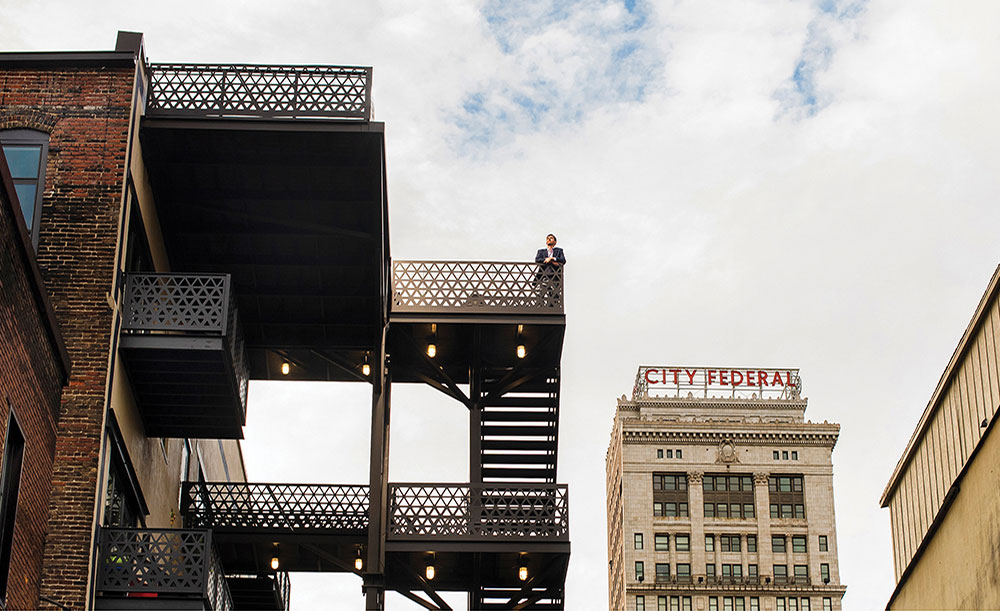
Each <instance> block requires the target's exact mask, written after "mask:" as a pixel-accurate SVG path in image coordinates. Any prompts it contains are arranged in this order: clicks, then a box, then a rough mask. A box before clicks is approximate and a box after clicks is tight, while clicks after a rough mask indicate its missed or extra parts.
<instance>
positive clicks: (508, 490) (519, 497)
mask: <svg viewBox="0 0 1000 611" xmlns="http://www.w3.org/2000/svg"><path fill="white" fill-rule="evenodd" d="M389 488H390V492H389V494H390V497H389V532H388V537H389V539H393V540H405V539H429V538H433V539H441V540H448V539H451V540H456V539H457V540H469V539H478V540H490V539H513V538H531V539H550V540H559V541H565V540H568V539H569V490H568V488H567V487H566V486H565V485H544V484H510V485H503V484H490V485H485V486H469V485H461V484H458V485H456V484H397V485H392V486H390V487H389Z"/></svg>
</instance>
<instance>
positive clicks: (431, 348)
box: [427, 344, 438, 358]
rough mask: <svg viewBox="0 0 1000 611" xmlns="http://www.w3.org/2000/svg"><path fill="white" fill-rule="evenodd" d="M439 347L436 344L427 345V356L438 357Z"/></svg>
mask: <svg viewBox="0 0 1000 611" xmlns="http://www.w3.org/2000/svg"><path fill="white" fill-rule="evenodd" d="M437 353H438V347H437V346H436V345H435V344H427V356H429V357H431V358H434V357H435V356H437Z"/></svg>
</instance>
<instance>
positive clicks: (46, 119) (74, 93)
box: [0, 66, 135, 609]
mask: <svg viewBox="0 0 1000 611" xmlns="http://www.w3.org/2000/svg"><path fill="white" fill-rule="evenodd" d="M134 78H135V70H134V68H132V67H128V68H126V67H110V66H102V67H80V68H61V69H45V70H34V69H0V129H14V128H32V129H38V130H41V131H45V132H47V133H49V135H50V138H49V156H48V160H47V164H46V172H45V188H44V192H43V206H42V213H41V221H40V224H39V231H40V238H39V246H38V255H37V256H38V263H39V267H40V268H41V271H42V276H43V278H44V281H45V284H46V286H47V288H48V290H49V295H50V298H51V300H52V304H53V307H54V310H55V314H56V317H57V319H58V321H59V325H60V327H61V330H62V334H63V338H64V339H65V342H66V347H67V350H68V352H69V355H70V358H71V362H72V375H71V377H70V380H69V385H68V387H67V388H66V389H65V390H64V392H63V394H62V405H61V417H60V419H59V422H58V428H57V438H56V442H55V458H54V464H53V475H52V482H51V483H52V493H51V500H50V506H49V512H48V518H49V533H48V538H47V541H46V545H45V550H44V561H43V566H42V570H41V593H42V595H43V596H45V597H48V598H51V599H53V600H56V601H58V602H59V603H60V604H62V605H65V606H66V607H67V608H72V609H82V608H84V607H85V606H86V600H87V581H88V564H89V562H90V557H91V553H90V550H91V549H92V545H91V543H92V542H91V538H92V535H93V529H94V520H95V510H96V507H95V501H96V498H97V496H96V495H97V484H98V474H99V472H100V460H99V457H100V447H101V441H102V426H103V423H104V408H105V405H106V393H107V378H108V370H109V368H108V365H109V354H110V353H111V352H110V350H111V339H112V324H113V319H112V314H113V313H112V310H111V308H110V307H109V305H108V300H107V296H108V295H109V294H110V293H111V292H112V291H113V290H114V274H115V257H116V252H117V251H116V249H117V244H118V233H119V224H120V214H121V200H122V191H123V183H124V176H125V163H126V147H127V139H128V128H129V119H130V111H131V104H132V92H133V88H134ZM38 109H44V110H42V111H40V110H38ZM4 422H6V420H4Z"/></svg>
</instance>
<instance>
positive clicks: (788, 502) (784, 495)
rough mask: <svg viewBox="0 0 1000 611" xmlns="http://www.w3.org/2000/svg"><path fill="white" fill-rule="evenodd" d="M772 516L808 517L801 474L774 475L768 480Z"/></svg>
mask: <svg viewBox="0 0 1000 611" xmlns="http://www.w3.org/2000/svg"><path fill="white" fill-rule="evenodd" d="M767 489H768V492H769V493H770V499H771V500H770V505H771V517H772V518H798V519H802V518H805V517H806V510H805V496H804V495H803V492H802V476H801V475H772V476H770V477H769V478H768V480H767Z"/></svg>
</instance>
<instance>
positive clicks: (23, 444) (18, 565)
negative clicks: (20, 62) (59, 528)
mask: <svg viewBox="0 0 1000 611" xmlns="http://www.w3.org/2000/svg"><path fill="white" fill-rule="evenodd" d="M13 152H14V154H15V155H16V154H17V153H18V152H19V151H16V150H15V151H13ZM22 190H23V189H22ZM0 346H2V350H0V427H2V428H0V436H2V437H0V438H2V439H3V443H4V445H3V463H2V465H0V469H2V476H0V600H2V601H3V602H4V605H5V606H6V608H8V609H30V608H33V607H36V606H38V603H39V597H40V588H41V579H40V577H41V573H42V551H43V546H44V544H45V535H46V532H47V530H48V528H47V525H48V518H49V496H50V491H51V479H52V461H53V457H54V454H55V446H56V425H57V422H58V420H59V400H60V394H61V391H62V388H63V385H64V384H65V383H66V379H67V376H68V374H69V357H68V355H67V354H66V349H65V347H64V345H63V342H62V337H61V335H60V333H59V325H58V323H56V319H55V316H54V315H53V313H52V306H51V305H50V303H49V298H48V295H47V292H46V290H45V286H44V285H43V283H42V279H41V275H40V274H39V270H38V265H37V263H36V261H35V253H34V249H33V248H32V244H31V239H30V234H29V233H28V231H27V227H26V226H25V224H24V220H23V218H22V214H21V209H20V204H19V202H18V198H17V192H16V189H15V185H14V181H13V180H12V179H11V175H10V172H9V171H8V169H7V161H6V157H5V155H4V154H3V151H2V149H0Z"/></svg>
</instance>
